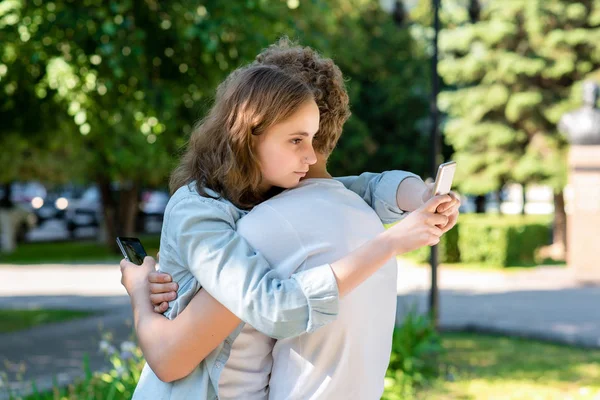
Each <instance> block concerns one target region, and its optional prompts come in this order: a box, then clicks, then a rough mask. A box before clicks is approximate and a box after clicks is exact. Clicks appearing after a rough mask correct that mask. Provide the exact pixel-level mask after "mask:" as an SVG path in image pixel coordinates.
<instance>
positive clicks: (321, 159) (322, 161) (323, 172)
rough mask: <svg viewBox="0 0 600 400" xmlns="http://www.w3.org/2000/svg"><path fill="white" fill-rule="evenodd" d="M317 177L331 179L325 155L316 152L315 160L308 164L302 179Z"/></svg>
mask: <svg viewBox="0 0 600 400" xmlns="http://www.w3.org/2000/svg"><path fill="white" fill-rule="evenodd" d="M310 178H319V179H332V178H333V177H332V176H331V175H330V174H329V172H327V156H325V155H323V154H320V153H317V162H316V163H315V164H313V165H311V166H310V168H309V169H308V173H307V174H306V177H305V178H304V179H310Z"/></svg>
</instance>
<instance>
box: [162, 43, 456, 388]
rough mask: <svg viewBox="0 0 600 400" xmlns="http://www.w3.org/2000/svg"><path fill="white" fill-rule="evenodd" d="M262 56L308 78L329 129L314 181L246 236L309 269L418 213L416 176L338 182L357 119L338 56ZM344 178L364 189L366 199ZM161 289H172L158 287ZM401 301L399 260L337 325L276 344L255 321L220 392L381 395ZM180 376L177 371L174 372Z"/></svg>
mask: <svg viewBox="0 0 600 400" xmlns="http://www.w3.org/2000/svg"><path fill="white" fill-rule="evenodd" d="M257 62H259V63H264V64H271V65H278V66H280V67H281V68H282V69H284V70H286V71H289V72H290V73H293V74H298V75H299V76H302V77H303V78H304V79H305V80H306V81H307V82H308V83H309V84H311V86H312V87H314V88H315V93H316V98H317V103H318V105H319V108H320V110H321V124H320V134H319V135H320V136H319V138H318V139H317V138H315V142H314V145H315V148H316V149H317V150H318V151H319V153H320V154H319V155H318V162H317V164H315V165H313V166H311V169H310V172H309V175H308V176H307V179H306V180H305V181H304V182H301V184H300V186H299V187H298V188H296V189H293V190H290V191H286V192H284V193H282V194H280V195H279V196H276V197H275V198H273V199H271V200H268V201H266V202H264V203H262V204H261V205H259V206H257V207H255V209H254V210H253V211H252V212H251V213H250V214H248V215H247V216H245V217H244V218H242V219H241V220H240V222H239V224H238V233H240V234H241V235H242V236H243V237H244V238H245V239H246V240H247V241H248V242H249V244H250V245H251V246H252V247H254V248H255V249H256V250H257V251H259V252H261V253H262V254H263V255H264V256H265V258H266V259H267V260H268V261H269V263H270V264H271V265H276V266H277V268H276V271H277V272H278V273H279V274H280V276H281V277H282V278H284V277H288V276H290V275H291V274H292V273H294V272H295V271H297V269H298V267H299V268H300V269H310V268H311V267H313V266H316V265H320V264H322V263H327V262H331V261H334V260H336V259H338V258H339V257H340V256H344V255H346V254H347V253H349V252H351V251H353V250H355V249H356V248H358V247H360V246H361V245H362V244H364V243H365V242H366V241H368V240H369V239H371V238H373V237H374V236H376V235H377V234H379V233H381V232H382V231H383V226H382V224H381V221H380V218H384V221H385V222H392V221H394V220H398V219H400V218H401V216H402V215H403V210H407V211H412V210H415V209H416V208H417V207H419V206H420V205H421V204H422V203H423V202H424V200H426V199H427V198H428V197H430V196H428V194H427V187H426V186H425V185H424V184H423V183H422V181H421V180H420V179H418V178H417V177H414V175H413V176H412V178H411V174H407V173H401V172H391V173H385V174H382V175H375V174H363V175H362V176H361V177H359V178H348V179H346V180H344V179H341V180H334V179H331V176H330V175H329V174H328V173H327V169H326V159H327V154H329V153H330V152H331V150H333V148H334V147H335V144H336V142H337V140H338V138H339V136H340V134H341V129H342V126H343V123H344V122H345V120H346V119H347V117H348V116H349V111H348V98H347V94H346V92H345V89H344V86H343V79H342V75H341V72H340V71H339V69H338V68H337V67H336V66H335V64H333V62H332V61H331V60H329V59H324V58H321V57H320V56H319V55H318V54H317V53H316V52H314V51H313V50H311V49H308V48H301V47H297V46H292V45H290V43H289V42H288V41H286V40H284V41H281V42H280V43H279V44H277V45H275V46H272V47H270V48H269V49H267V50H265V51H264V52H263V53H261V54H260V55H259V56H258V57H257ZM341 182H344V183H345V184H346V185H363V186H365V188H366V189H365V191H364V195H363V198H361V197H359V196H357V195H356V194H355V193H354V192H352V191H350V190H348V189H346V187H344V185H343V184H342V183H341ZM363 200H366V202H365V201H363ZM367 203H369V205H371V206H372V207H373V208H371V207H369V205H367ZM442 208H447V209H444V210H438V211H443V212H444V213H445V214H447V215H448V217H449V218H448V223H447V224H446V226H444V227H443V231H444V232H445V231H447V230H448V229H450V228H451V227H452V226H454V224H455V222H456V215H457V212H458V211H457V210H458V202H457V201H454V203H453V204H449V203H446V204H444V206H442ZM373 210H375V211H376V212H377V213H376V212H375V211H373ZM433 211H435V210H429V212H433ZM378 215H379V217H378ZM415 216H416V215H415ZM404 223H406V224H407V225H408V224H410V222H409V221H406V222H403V224H404ZM407 227H408V226H407ZM152 279H154V280H158V281H160V279H161V278H160V276H158V278H157V276H153V277H152ZM166 289H167V290H168V289H169V286H168V285H167V286H166ZM154 291H155V293H160V292H161V291H165V290H164V289H161V288H160V287H158V288H157V287H155V288H154ZM161 296H162V295H160V294H158V295H153V297H152V298H153V301H154V302H155V303H160V301H161V300H162V298H161ZM164 305H165V304H162V306H163V307H164ZM395 306H396V264H395V261H394V260H390V261H389V262H388V263H387V264H386V265H385V266H384V267H383V268H381V269H380V270H379V271H378V272H377V273H375V274H374V275H373V276H371V277H370V278H369V279H367V280H366V281H365V282H364V283H363V284H361V285H360V286H359V287H358V288H356V289H354V291H353V292H352V293H349V294H348V295H346V296H345V297H344V298H343V299H342V300H341V301H340V308H339V314H338V318H337V320H336V321H335V322H333V323H331V324H329V325H327V326H325V327H323V328H320V329H319V330H317V331H316V332H313V333H309V334H303V335H301V336H299V337H297V338H291V339H282V340H279V341H275V340H273V339H271V338H268V337H266V336H264V335H262V334H261V333H259V332H257V331H256V330H254V329H253V328H252V327H250V326H248V325H246V326H245V327H244V328H243V329H242V331H241V333H240V335H239V336H238V337H237V339H236V340H235V341H234V342H233V345H232V349H231V354H230V358H229V360H227V361H226V363H225V365H224V367H223V368H222V373H220V379H219V397H220V398H222V399H234V398H244V399H253V398H260V399H264V398H267V397H268V393H269V390H270V391H271V398H275V399H278V398H302V399H305V398H325V399H329V398H340V399H342V398H344V399H345V398H352V397H355V398H361V399H371V398H373V399H375V398H379V397H380V396H381V393H382V392H383V378H384V375H385V371H386V368H387V364H388V361H389V354H390V350H391V338H392V330H393V325H394V318H395ZM162 311H164V310H162ZM182 346H185V345H183V344H182ZM197 362H200V360H198V361H197ZM216 365H218V364H216ZM181 377H182V376H177V374H175V378H174V379H178V378H181ZM186 380H188V378H186Z"/></svg>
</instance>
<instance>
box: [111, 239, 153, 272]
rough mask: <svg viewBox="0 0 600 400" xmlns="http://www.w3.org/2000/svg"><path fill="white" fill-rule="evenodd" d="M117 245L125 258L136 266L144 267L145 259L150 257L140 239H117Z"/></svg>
mask: <svg viewBox="0 0 600 400" xmlns="http://www.w3.org/2000/svg"><path fill="white" fill-rule="evenodd" d="M117 244H118V245H119V248H120V249H121V252H122V253H123V257H125V259H126V260H128V261H131V262H132V263H134V264H137V265H142V263H143V262H144V257H146V256H147V255H148V254H146V250H144V246H142V242H140V239H138V238H130V237H117Z"/></svg>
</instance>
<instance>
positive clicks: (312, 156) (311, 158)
mask: <svg viewBox="0 0 600 400" xmlns="http://www.w3.org/2000/svg"><path fill="white" fill-rule="evenodd" d="M304 162H306V163H307V164H308V165H313V164H314V163H316V162H317V154H316V153H315V149H314V148H313V147H312V146H310V148H309V149H308V152H307V153H306V155H305V157H304Z"/></svg>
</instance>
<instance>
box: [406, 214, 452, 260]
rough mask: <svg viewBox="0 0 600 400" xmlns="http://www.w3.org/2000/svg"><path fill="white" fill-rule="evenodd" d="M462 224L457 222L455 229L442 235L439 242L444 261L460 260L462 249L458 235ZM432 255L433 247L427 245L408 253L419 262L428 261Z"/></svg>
mask: <svg viewBox="0 0 600 400" xmlns="http://www.w3.org/2000/svg"><path fill="white" fill-rule="evenodd" d="M459 230H460V226H459V224H457V225H456V226H455V227H454V228H453V229H451V230H449V231H448V232H446V234H445V235H444V236H442V238H441V240H440V243H439V244H438V255H439V260H440V262H442V263H456V262H459V261H460V251H459V249H458V236H459ZM430 255H431V247H429V246H425V247H421V248H420V249H417V250H415V251H411V252H410V253H407V254H406V257H408V258H410V259H411V260H414V261H415V262H417V263H419V264H423V263H428V262H429V257H430Z"/></svg>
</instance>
